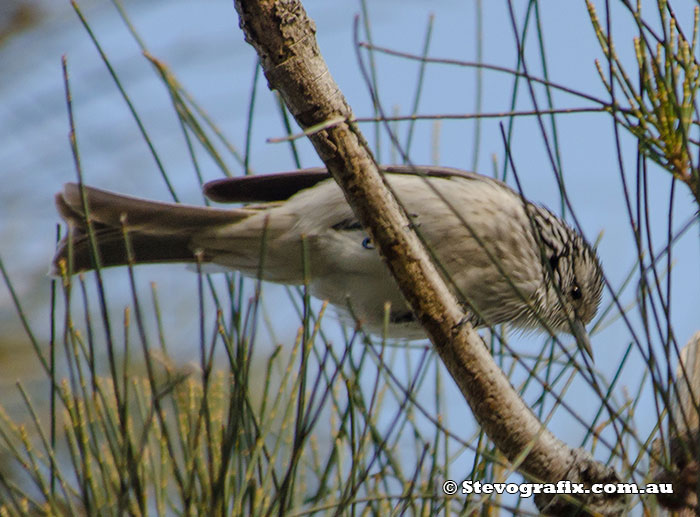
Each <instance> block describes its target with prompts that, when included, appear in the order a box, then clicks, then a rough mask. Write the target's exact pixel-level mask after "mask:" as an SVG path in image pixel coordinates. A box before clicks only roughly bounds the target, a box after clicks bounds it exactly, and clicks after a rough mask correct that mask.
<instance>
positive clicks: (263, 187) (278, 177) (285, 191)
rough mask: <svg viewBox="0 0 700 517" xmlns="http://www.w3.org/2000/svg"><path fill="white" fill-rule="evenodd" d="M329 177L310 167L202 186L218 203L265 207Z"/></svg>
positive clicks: (455, 172) (394, 168) (415, 170)
mask: <svg viewBox="0 0 700 517" xmlns="http://www.w3.org/2000/svg"><path fill="white" fill-rule="evenodd" d="M381 170H382V171H383V172H385V173H390V174H421V175H426V176H430V177H438V178H449V177H451V176H462V177H471V176H474V177H478V176H476V175H473V174H472V173H470V172H465V171H461V170H459V169H452V168H449V167H434V166H423V165H419V166H411V165H387V166H382V167H381ZM330 177H331V176H330V174H328V171H327V170H326V168H324V167H313V168H310V169H302V170H298V171H293V172H280V173H275V174H261V175H256V176H239V177H236V178H224V179H220V180H214V181H210V182H209V183H207V184H206V185H204V194H205V195H206V196H207V197H208V198H209V199H211V200H213V201H217V202H219V203H264V202H273V201H284V200H286V199H289V198H290V197H292V196H293V195H294V194H296V193H297V192H299V191H301V190H304V189H307V188H311V187H313V186H314V185H316V184H317V183H319V182H321V181H324V180H327V179H329V178H330Z"/></svg>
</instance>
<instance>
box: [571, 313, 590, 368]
mask: <svg viewBox="0 0 700 517" xmlns="http://www.w3.org/2000/svg"><path fill="white" fill-rule="evenodd" d="M571 333H572V334H573V336H574V337H575V338H576V344H577V345H578V346H579V348H581V349H582V350H583V351H584V352H586V354H588V357H590V358H591V361H593V348H591V339H590V337H589V336H588V332H587V331H586V326H585V325H584V324H583V322H582V321H581V320H579V319H575V320H574V321H572V322H571Z"/></svg>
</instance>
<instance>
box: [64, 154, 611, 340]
mask: <svg viewBox="0 0 700 517" xmlns="http://www.w3.org/2000/svg"><path fill="white" fill-rule="evenodd" d="M383 170H384V171H385V172H386V178H387V180H388V183H389V185H390V186H391V187H392V189H393V190H394V192H395V193H396V195H397V196H398V198H399V200H400V201H401V202H402V203H403V205H404V207H405V209H406V211H407V213H408V214H409V217H410V218H411V220H412V223H413V224H414V225H415V227H416V229H417V230H418V232H419V233H420V234H421V236H422V237H423V238H424V239H425V242H426V243H427V245H428V246H429V247H430V248H431V249H432V251H433V253H434V254H435V257H436V258H437V259H438V260H439V262H440V264H441V266H442V268H444V271H445V273H446V276H448V277H449V281H450V282H451V283H452V284H453V286H454V288H455V291H456V292H458V295H459V296H460V297H461V299H462V300H463V301H465V307H468V308H469V312H470V313H471V319H472V321H473V322H474V323H476V324H477V325H484V324H492V325H495V324H500V323H511V324H513V325H514V326H516V327H520V328H537V327H539V326H541V325H540V323H538V316H539V318H542V319H543V320H544V321H546V322H547V324H548V325H549V326H550V327H551V328H552V329H553V330H558V331H559V330H563V331H567V332H568V331H570V329H571V327H570V325H569V321H570V320H574V321H578V322H580V323H588V322H589V321H590V320H591V319H592V318H593V316H594V315H595V313H596V311H597V308H598V305H599V302H600V296H601V291H602V271H601V267H600V264H599V261H598V259H597V257H596V255H595V252H594V251H593V250H592V248H591V247H590V246H589V245H588V244H587V243H586V242H585V241H584V239H583V238H582V237H581V236H580V235H579V234H578V233H577V232H575V231H574V230H572V229H571V228H570V227H569V226H568V225H566V224H565V223H564V222H563V221H562V220H560V219H559V218H557V217H556V216H554V215H553V214H552V213H551V212H549V211H548V210H547V209H545V208H543V207H540V206H537V205H534V204H532V203H529V202H524V201H523V199H522V198H521V196H520V195H519V194H517V193H516V192H514V191H513V190H511V189H510V188H509V187H507V186H506V185H505V184H503V183H501V182H499V181H496V180H494V179H491V178H487V177H485V176H481V175H478V174H473V173H467V172H464V171H459V170H456V169H449V168H444V167H420V168H419V170H420V171H421V172H422V173H423V174H424V175H425V176H419V175H416V174H414V172H415V170H416V169H415V168H410V167H405V166H391V167H385V168H383ZM426 182H430V185H431V186H432V188H431V186H428V185H427V184H426ZM204 191H205V193H206V194H207V196H208V197H210V198H212V199H214V200H216V201H223V202H226V201H228V202H243V203H249V204H246V205H244V206H242V207H239V208H233V209H221V208H208V207H191V206H184V205H178V204H168V203H155V202H152V201H145V200H140V199H136V198H129V197H125V196H121V195H117V194H112V193H108V192H104V191H101V190H97V189H92V188H87V187H86V191H85V192H86V194H87V198H88V204H89V211H90V219H91V220H92V221H93V222H94V228H95V231H96V235H97V238H98V241H99V243H100V255H101V263H102V265H103V266H105V267H106V266H114V265H121V264H124V263H126V252H125V247H124V242H123V237H122V220H123V221H124V222H125V224H126V228H127V230H128V234H129V237H130V240H131V244H132V247H133V250H134V256H135V259H136V262H173V261H177V262H183V261H184V262H187V261H189V262H191V261H193V260H194V253H195V252H197V251H199V252H201V257H202V260H203V261H205V262H212V263H215V264H218V265H221V266H224V267H227V268H230V269H234V270H238V271H240V272H241V273H243V274H245V275H249V276H258V275H259V274H260V271H261V266H262V277H263V278H264V279H266V280H270V281H273V282H280V283H285V284H300V283H302V282H303V277H304V275H303V272H304V264H303V256H304V251H303V248H302V241H303V242H304V246H305V247H306V254H307V256H308V258H309V261H310V263H309V271H310V288H311V292H312V293H313V294H314V296H316V297H318V298H321V299H326V300H328V301H329V302H330V303H331V304H333V305H335V306H336V307H337V308H338V309H339V310H340V311H341V313H343V312H345V313H346V312H348V311H347V310H348V308H349V307H351V309H352V313H353V314H354V315H355V316H356V317H357V318H359V319H360V320H361V321H362V322H363V323H364V325H365V327H366V328H367V329H368V330H370V331H371V332H375V333H379V332H381V331H382V328H383V321H384V304H385V302H386V301H389V302H391V307H392V309H391V317H390V325H389V329H388V330H389V335H390V336H394V337H408V338H417V337H423V333H422V330H421V328H420V326H419V325H418V323H417V322H416V321H414V319H413V317H412V316H411V313H410V311H409V310H408V308H407V306H406V304H405V302H404V301H403V299H402V296H401V294H400V292H399V291H398V289H397V287H396V286H395V285H394V281H393V279H392V278H391V277H390V275H389V273H388V270H387V269H386V267H385V266H384V264H382V262H381V260H380V257H379V255H378V253H377V251H376V250H374V249H373V246H372V245H371V243H370V242H369V240H368V239H367V236H366V234H365V233H364V232H363V230H362V228H361V227H360V225H359V223H358V222H357V220H356V219H355V217H354V215H353V213H352V211H351V210H350V207H349V206H348V204H347V203H346V201H345V198H344V197H343V193H342V191H341V190H340V188H339V187H338V186H337V185H336V183H335V182H334V181H333V179H332V178H330V176H329V175H328V174H327V172H326V171H325V170H324V169H306V170H303V171H297V172H294V173H287V174H273V175H267V176H250V177H244V178H232V179H224V180H218V181H214V182H211V183H209V184H207V185H205V188H204ZM436 192H437V193H436ZM56 201H57V206H58V209H59V211H60V213H61V215H62V217H63V218H64V219H65V220H66V221H68V222H69V223H70V224H71V226H72V228H73V230H72V234H73V241H72V254H71V256H72V261H73V264H72V268H73V269H72V271H73V272H77V271H79V270H84V269H90V268H91V267H92V266H93V262H92V259H91V256H90V252H89V244H88V241H87V237H86V229H85V228H86V227H85V221H84V216H83V210H82V203H81V198H80V193H79V189H78V186H77V185H75V184H67V185H66V186H65V188H64V190H63V192H62V193H59V194H58V195H57V196H56ZM528 213H529V215H528ZM122 218H123V219H122ZM263 235H264V236H265V244H264V246H263V244H262V236H263ZM540 243H541V246H542V247H540ZM68 247H69V243H68V240H67V239H64V240H63V241H62V242H61V244H60V246H59V249H58V251H57V253H56V256H55V258H54V266H55V267H56V266H57V265H58V263H59V261H61V260H63V259H66V258H67V257H68ZM263 248H264V249H265V256H264V258H263V259H261V257H260V254H261V249H263ZM496 263H497V264H498V265H496Z"/></svg>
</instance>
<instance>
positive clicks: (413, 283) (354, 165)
mask: <svg viewBox="0 0 700 517" xmlns="http://www.w3.org/2000/svg"><path fill="white" fill-rule="evenodd" d="M234 1H235V6H236V10H237V11H238V14H239V17H240V26H241V29H242V30H243V32H244V34H245V38H246V41H247V42H248V43H250V44H251V45H252V46H253V47H254V48H255V49H256V51H257V53H258V55H259V57H260V62H261V64H262V68H263V70H264V73H265V77H266V78H267V80H268V83H269V87H270V88H271V89H274V90H277V91H278V92H279V93H280V94H281V95H282V98H283V99H284V101H285V103H286V105H287V107H288V109H289V111H290V112H291V113H292V115H293V116H294V117H295V119H296V120H297V122H298V123H299V125H300V126H301V127H302V128H304V129H308V128H310V127H312V126H318V125H321V124H323V123H327V122H328V121H334V122H335V123H333V124H330V125H329V126H330V127H327V128H325V129H322V130H319V131H317V132H313V134H311V135H310V136H309V139H310V140H311V142H312V144H313V145H314V147H315V149H316V151H317V152H318V154H319V156H320V157H321V159H322V160H323V162H324V163H325V164H326V166H327V167H328V170H329V171H330V172H331V174H332V175H333V177H334V178H335V180H336V181H337V182H338V184H339V185H340V187H341V188H342V189H343V192H344V193H345V196H346V198H347V200H348V203H349V204H350V206H351V207H352V209H353V211H354V213H355V215H356V216H357V217H358V219H359V221H360V222H361V223H362V225H363V226H364V228H365V229H366V230H367V231H368V233H369V235H370V236H371V237H372V239H373V242H374V243H375V245H376V247H377V248H378V250H379V252H380V253H381V255H382V257H383V258H384V260H385V262H386V263H387V265H388V267H389V269H390V271H391V274H392V275H393V276H394V278H395V279H396V281H397V283H398V285H399V288H400V289H401V292H402V293H403V295H404V297H405V298H406V300H407V302H408V303H409V305H410V307H411V308H412V310H413V312H414V314H415V316H416V317H417V318H418V319H419V321H420V322H421V323H422V325H423V327H424V328H425V330H426V333H427V334H428V336H429V337H430V339H431V341H432V343H433V345H434V346H435V349H436V351H437V352H438V354H439V355H440V358H441V359H442V361H443V362H444V363H445V366H446V367H447V369H448V371H449V372H450V374H451V375H452V378H453V379H454V380H455V382H456V383H457V385H458V386H459V388H460V390H461V392H462V394H463V395H464V398H465V399H466V400H467V402H468V403H469V406H470V407H471V409H472V412H473V413H474V416H475V417H476V419H477V421H478V422H479V424H480V425H481V426H482V428H483V429H484V430H485V431H486V433H487V434H488V436H489V437H490V438H491V440H493V441H494V443H495V444H496V445H497V446H498V448H499V449H500V450H501V451H502V452H503V453H504V454H505V456H506V457H507V458H508V459H509V460H510V461H511V462H514V463H515V465H514V466H515V467H516V468H517V469H518V470H519V471H521V472H522V473H523V474H524V475H525V476H526V477H527V478H529V479H530V480H533V481H537V482H545V483H556V482H557V481H560V480H570V481H572V482H583V483H587V484H590V483H608V482H610V483H614V482H617V481H618V476H617V474H616V473H615V471H614V470H613V469H612V468H609V467H607V466H605V465H603V464H600V463H598V462H595V461H593V459H592V458H591V457H590V455H589V454H588V453H587V452H586V451H583V450H574V449H571V448H570V447H568V446H567V445H566V444H564V443H563V442H561V441H560V440H558V439H557V438H556V437H555V436H554V435H553V434H552V433H550V432H549V431H548V430H547V429H546V428H545V427H544V426H543V425H542V424H541V423H540V422H539V421H538V419H537V417H536V416H535V415H534V414H533V413H532V411H531V410H530V409H529V407H527V406H526V405H525V403H524V402H523V401H522V400H521V399H520V397H519V396H518V395H517V393H516V392H515V390H514V389H513V388H512V386H511V384H510V382H509V381H508V379H507V378H506V377H505V375H504V374H503V372H502V371H501V370H500V368H499V367H498V366H497V365H496V364H495V362H494V361H493V358H492V357H491V355H490V354H489V353H488V350H487V348H486V347H485V346H484V344H483V341H482V340H481V338H480V337H479V335H478V334H477V333H476V332H475V331H474V329H473V328H472V327H471V325H470V324H468V323H465V320H464V314H463V312H462V310H461V309H460V306H459V304H458V302H457V300H456V298H455V297H454V295H453V294H452V293H451V292H450V290H449V289H448V288H447V286H446V285H445V282H444V281H443V280H442V278H441V276H440V275H439V273H438V272H437V270H436V268H435V266H434V265H433V264H432V262H431V261H430V258H429V256H428V254H427V252H426V250H425V249H424V247H423V245H422V243H421V242H420V240H419V238H418V237H417V235H416V234H415V232H414V231H413V230H412V229H411V223H410V221H409V220H408V218H407V216H406V214H405V213H404V211H403V210H402V208H401V207H400V206H399V204H398V203H397V201H396V199H395V198H394V197H393V195H392V194H391V192H390V191H389V190H388V188H387V187H386V185H385V183H384V180H383V178H382V176H381V175H380V174H379V172H378V170H377V166H376V163H375V162H374V159H373V157H372V154H371V152H370V151H369V148H368V146H367V143H366V142H365V140H364V138H363V137H362V135H361V134H360V132H359V130H358V129H357V127H356V126H355V125H354V124H353V123H352V120H353V115H352V111H351V109H350V107H349V106H348V104H347V102H346V101H345V98H344V97H343V95H342V93H341V92H340V90H339V88H338V86H337V84H336V83H335V81H334V80H333V78H332V77H331V75H330V72H329V71H328V69H327V67H326V64H325V61H324V60H323V57H322V56H321V53H320V50H319V48H318V46H317V43H316V38H315V31H316V28H315V25H314V23H313V21H312V20H311V19H309V18H308V16H307V15H306V12H305V10H304V8H303V6H302V5H301V3H300V2H299V1H297V0H234ZM338 120H340V121H339V122H336V121H338ZM464 416H465V418H466V417H467V415H464ZM540 495H541V496H542V497H539V498H537V497H536V502H537V504H538V506H539V508H540V509H541V510H542V511H546V512H547V513H549V514H558V515H572V513H571V512H572V507H573V508H576V507H579V506H580V505H585V507H586V509H587V511H590V512H596V513H598V514H604V515H619V514H620V513H621V511H622V509H623V508H624V504H625V498H624V497H622V496H609V495H608V496H605V497H601V496H594V495H593V494H590V495H585V496H583V498H580V499H577V500H574V499H573V498H567V499H563V498H560V497H556V498H553V497H552V496H549V495H547V496H545V495H544V494H540Z"/></svg>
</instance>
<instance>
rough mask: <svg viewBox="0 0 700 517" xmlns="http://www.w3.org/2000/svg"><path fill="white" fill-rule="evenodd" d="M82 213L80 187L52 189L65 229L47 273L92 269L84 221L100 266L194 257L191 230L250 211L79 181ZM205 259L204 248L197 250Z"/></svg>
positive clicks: (93, 262) (229, 221) (93, 261)
mask: <svg viewBox="0 0 700 517" xmlns="http://www.w3.org/2000/svg"><path fill="white" fill-rule="evenodd" d="M82 192H84V194H85V200H84V201H85V204H86V205H87V217H86V212H85V210H84V206H85V205H84V201H83V196H82V194H81V189H80V187H79V186H78V185H77V184H75V183H67V184H66V185H65V186H64V188H63V191H62V192H60V193H58V194H56V206H57V208H58V212H59V213H60V215H61V217H62V218H63V219H64V220H65V221H66V222H67V223H68V226H69V232H68V235H66V237H64V238H63V240H61V242H60V243H59V245H58V249H57V251H56V255H55V256H54V259H53V262H52V270H51V273H52V274H53V275H60V274H61V273H62V272H63V271H65V272H66V273H69V274H72V273H78V272H80V271H85V270H90V269H94V268H95V267H96V264H97V262H96V257H95V254H94V252H93V245H92V244H91V239H90V233H89V231H88V226H87V221H89V222H90V224H91V226H92V228H93V235H94V237H95V242H96V244H97V256H98V258H97V260H99V265H100V267H109V266H120V265H125V264H127V263H129V260H130V259H132V260H133V261H134V262H135V263H156V262H194V261H196V260H197V256H196V253H197V251H198V250H196V249H193V248H192V238H193V236H194V235H195V234H196V233H197V232H201V231H203V230H209V229H212V228H215V227H217V226H225V225H230V224H233V223H236V222H239V221H241V220H243V219H245V218H246V217H248V216H249V215H250V214H251V211H249V210H246V209H244V208H240V209H226V210H224V209H218V208H208V207H197V206H188V205H180V204H174V203H160V202H155V201H146V200H142V199H137V198H133V197H129V196H122V195H119V194H113V193H111V192H106V191H104V190H99V189H96V188H91V187H83V191H82ZM201 260H202V261H204V262H206V261H207V256H206V254H203V255H201Z"/></svg>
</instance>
